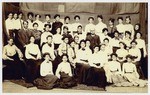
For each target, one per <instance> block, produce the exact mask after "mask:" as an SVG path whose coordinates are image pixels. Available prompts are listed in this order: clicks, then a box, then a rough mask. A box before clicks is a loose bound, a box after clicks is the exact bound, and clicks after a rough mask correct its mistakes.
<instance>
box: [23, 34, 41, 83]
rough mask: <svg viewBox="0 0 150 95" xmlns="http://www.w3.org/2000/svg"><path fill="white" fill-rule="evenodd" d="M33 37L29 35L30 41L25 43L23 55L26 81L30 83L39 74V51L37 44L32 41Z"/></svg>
mask: <svg viewBox="0 0 150 95" xmlns="http://www.w3.org/2000/svg"><path fill="white" fill-rule="evenodd" d="M34 41H35V38H34V37H33V36H31V37H30V43H29V44H28V45H26V49H25V57H26V67H27V75H26V82H29V83H32V82H33V81H34V79H36V78H37V77H38V76H39V65H40V63H41V61H40V59H41V52H40V49H39V47H38V45H37V44H35V43H34Z"/></svg>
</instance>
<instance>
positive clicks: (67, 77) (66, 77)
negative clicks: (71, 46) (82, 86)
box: [55, 54, 77, 88]
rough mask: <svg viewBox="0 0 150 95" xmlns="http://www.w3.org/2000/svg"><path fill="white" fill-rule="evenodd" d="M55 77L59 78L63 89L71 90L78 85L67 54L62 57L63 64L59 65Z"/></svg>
mask: <svg viewBox="0 0 150 95" xmlns="http://www.w3.org/2000/svg"><path fill="white" fill-rule="evenodd" d="M55 75H56V76H57V77H58V78H59V87H61V88H69V87H73V86H76V85H77V84H76V82H75V80H74V78H73V74H72V71H71V65H70V63H69V62H68V56H67V55H66V54H63V55H62V62H61V63H60V64H59V65H58V67H57V70H56V74H55Z"/></svg>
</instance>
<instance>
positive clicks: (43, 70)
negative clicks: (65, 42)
mask: <svg viewBox="0 0 150 95" xmlns="http://www.w3.org/2000/svg"><path fill="white" fill-rule="evenodd" d="M43 57H44V59H45V60H44V61H43V62H42V63H41V66H40V75H41V77H39V78H37V79H36V80H34V84H35V85H36V86H37V88H38V89H52V88H53V87H54V86H55V84H56V82H57V80H58V78H57V77H56V76H55V75H54V73H53V68H52V62H51V61H52V60H53V59H52V58H51V57H50V54H49V53H45V54H44V55H43Z"/></svg>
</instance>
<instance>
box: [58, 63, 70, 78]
mask: <svg viewBox="0 0 150 95" xmlns="http://www.w3.org/2000/svg"><path fill="white" fill-rule="evenodd" d="M60 72H64V73H66V74H68V75H69V76H72V71H71V66H70V63H68V62H66V63H64V62H61V63H60V64H59V65H58V67H57V70H56V76H57V77H58V78H60Z"/></svg>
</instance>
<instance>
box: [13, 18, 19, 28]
mask: <svg viewBox="0 0 150 95" xmlns="http://www.w3.org/2000/svg"><path fill="white" fill-rule="evenodd" d="M13 29H21V21H20V20H19V19H13Z"/></svg>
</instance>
